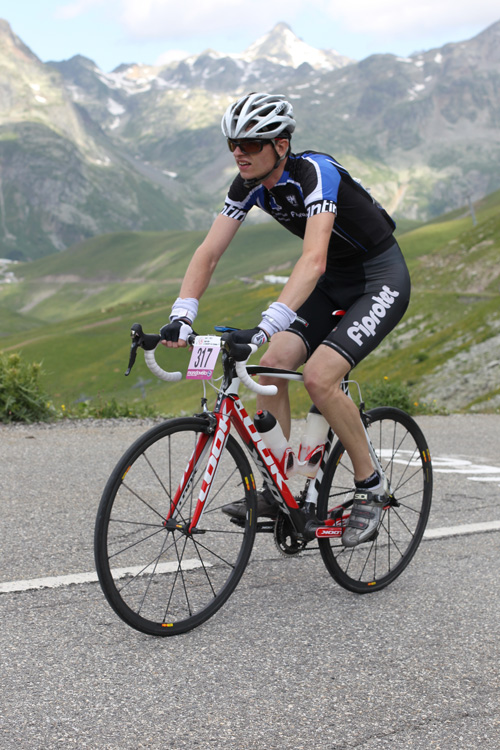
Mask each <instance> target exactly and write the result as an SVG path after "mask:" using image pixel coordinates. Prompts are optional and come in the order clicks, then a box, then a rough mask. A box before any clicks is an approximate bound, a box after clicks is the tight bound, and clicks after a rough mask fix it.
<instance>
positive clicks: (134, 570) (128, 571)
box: [0, 560, 212, 594]
mask: <svg viewBox="0 0 500 750" xmlns="http://www.w3.org/2000/svg"><path fill="white" fill-rule="evenodd" d="M181 567H182V570H194V569H195V568H201V562H200V561H199V560H183V562H182V565H181ZM205 567H206V568H210V567H212V566H211V565H210V564H207V563H205ZM151 570H152V567H151V566H149V568H146V569H144V566H143V565H137V566H133V567H128V568H115V569H114V570H113V575H114V577H115V579H118V578H126V577H127V576H137V575H148V574H149V573H150V572H151ZM177 570H179V565H178V563H176V562H169V563H160V564H158V565H157V566H156V572H157V573H175V572H176V571H177ZM97 580H98V578H97V573H95V572H94V571H92V572H91V573H72V574H71V575H67V576H49V577H47V578H31V579H28V580H25V581H7V582H5V583H0V594H12V593H16V592H18V591H32V590H33V589H57V588H60V587H61V586H72V585H74V584H81V583H96V582H97Z"/></svg>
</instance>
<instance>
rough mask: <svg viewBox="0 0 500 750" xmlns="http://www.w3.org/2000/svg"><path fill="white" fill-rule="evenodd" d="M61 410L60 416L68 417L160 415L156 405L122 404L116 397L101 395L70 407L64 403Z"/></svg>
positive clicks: (139, 416) (117, 417)
mask: <svg viewBox="0 0 500 750" xmlns="http://www.w3.org/2000/svg"><path fill="white" fill-rule="evenodd" d="M61 411H62V413H61V414H60V415H59V416H62V417H64V418H67V419H121V418H124V417H126V418H129V419H144V418H147V417H156V416H158V413H157V412H156V411H155V409H154V407H152V406H150V405H149V404H147V403H144V402H140V403H136V402H134V403H132V404H122V403H120V402H119V401H117V400H116V399H115V398H112V399H111V401H103V399H102V398H101V397H100V396H98V397H97V399H96V400H95V401H91V400H90V399H89V400H87V401H81V402H80V403H78V404H75V405H74V406H71V407H69V408H68V407H67V406H66V405H62V406H61Z"/></svg>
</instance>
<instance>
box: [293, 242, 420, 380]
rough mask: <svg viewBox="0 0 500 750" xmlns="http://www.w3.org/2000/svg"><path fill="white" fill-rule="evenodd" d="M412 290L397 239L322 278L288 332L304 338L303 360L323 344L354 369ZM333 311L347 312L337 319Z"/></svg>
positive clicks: (390, 325)
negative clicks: (376, 252) (387, 246)
mask: <svg viewBox="0 0 500 750" xmlns="http://www.w3.org/2000/svg"><path fill="white" fill-rule="evenodd" d="M410 288H411V283H410V274H409V273H408V268H407V266H406V263H405V260H404V258H403V254H402V252H401V250H400V248H399V245H398V244H397V243H395V244H394V245H393V246H392V247H390V248H389V249H388V250H385V251H384V252H383V253H381V254H380V255H377V256H376V257H375V258H372V259H370V260H366V261H365V262H364V263H361V264H356V265H352V266H345V267H344V266H342V267H339V268H336V269H335V275H334V276H333V275H330V276H328V277H326V276H322V277H321V279H320V280H319V282H318V284H317V285H316V288H315V289H314V291H313V293H312V294H311V295H310V297H309V298H308V299H307V300H306V301H305V302H304V304H303V305H302V306H301V307H300V308H299V309H298V310H297V318H296V319H295V321H294V322H293V323H292V325H291V326H290V328H289V329H288V330H289V331H291V332H292V333H296V334H297V335H298V336H300V337H301V339H302V340H303V341H304V343H305V345H306V347H307V358H309V357H310V356H311V354H312V353H313V352H314V350H315V349H317V347H318V346H319V345H320V344H325V345H326V346H330V347H331V348H332V349H335V350H336V351H337V352H338V353H339V354H341V355H342V356H343V357H344V358H345V359H346V360H347V361H348V362H349V363H350V364H351V366H352V367H354V366H355V365H357V364H358V363H359V362H361V360H362V359H364V358H365V357H366V356H367V354H369V353H370V352H371V351H373V349H375V348H376V347H377V346H378V345H379V344H380V342H381V341H382V340H383V339H384V338H385V337H386V336H387V334H388V333H389V332H390V331H392V329H393V328H394V327H395V326H396V325H397V323H399V321H400V320H401V318H402V317H403V315H404V313H405V312H406V309H407V307H408V304H409V301H410ZM336 310H345V315H344V316H343V317H342V318H338V317H335V311H336ZM332 316H334V318H333V320H332Z"/></svg>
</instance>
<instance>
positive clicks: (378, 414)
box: [318, 406, 432, 594]
mask: <svg viewBox="0 0 500 750" xmlns="http://www.w3.org/2000/svg"><path fill="white" fill-rule="evenodd" d="M367 414H368V418H369V421H370V424H371V426H372V430H373V429H374V428H376V425H377V423H381V422H382V420H389V421H390V422H393V423H394V424H397V425H400V426H401V428H402V429H403V430H407V433H408V435H410V437H411V439H412V440H413V441H414V444H415V448H416V450H417V451H418V461H419V468H418V471H417V472H416V473H415V475H414V476H415V477H416V479H415V481H416V482H418V477H419V472H420V470H421V481H422V499H421V506H420V508H419V509H415V508H411V507H410V506H409V505H408V507H409V509H410V510H411V511H412V512H415V513H417V512H418V521H417V523H416V526H415V528H414V529H413V531H412V533H411V534H410V536H411V539H410V541H409V542H408V544H407V546H406V548H405V550H404V553H403V554H401V555H400V558H399V560H398V561H397V562H396V564H395V565H394V567H389V569H388V570H387V572H386V573H385V574H384V575H382V576H381V577H380V578H377V576H376V575H369V576H368V575H367V576H366V580H360V576H358V577H354V575H352V573H350V572H349V565H352V560H353V556H355V555H357V554H359V555H364V554H366V555H368V554H372V552H373V548H374V546H375V545H379V544H380V546H381V547H382V544H383V543H384V542H383V540H381V541H380V542H379V537H377V538H376V539H375V540H373V541H370V542H365V543H364V544H362V545H358V546H357V547H354V548H345V547H342V545H341V543H340V542H339V541H338V540H337V541H336V542H335V541H333V540H330V539H320V540H319V548H320V552H321V556H322V559H323V562H324V564H325V566H326V568H327V570H328V572H329V573H330V575H331V576H332V577H333V578H334V579H335V581H336V582H337V583H338V584H340V585H341V586H342V587H343V588H345V589H347V590H348V591H352V592H354V593H357V594H367V593H371V592H374V591H380V590H381V589H383V588H385V587H386V586H388V585H389V584H390V583H392V582H393V581H394V580H395V579H396V578H397V577H398V576H399V575H401V573H402V572H403V571H404V570H405V568H406V567H407V566H408V564H409V563H410V561H411V559H412V558H413V556H414V555H415V552H416V551H417V549H418V547H419V545H420V542H421V540H422V536H423V534H424V531H425V527H426V524H427V521H428V518H429V512H430V508H431V502H432V465H431V459H430V452H429V448H428V445H427V441H426V439H425V437H424V434H423V432H422V430H421V429H420V427H419V426H418V424H417V423H416V422H415V420H414V419H413V418H412V417H411V416H410V415H409V414H407V413H406V412H404V411H402V410H400V409H396V408H395V407H385V406H382V407H377V408H375V409H372V410H370V411H369V412H368V413H367ZM379 429H380V431H381V427H380V424H379ZM396 429H397V428H396V427H395V428H394V434H396ZM380 441H381V442H382V438H380ZM395 447H396V446H395ZM398 450H399V448H398ZM393 452H394V451H393ZM404 452H408V451H404ZM410 452H411V451H410ZM343 455H344V447H343V446H342V444H341V443H340V441H338V442H337V443H336V444H335V446H334V448H333V450H332V453H331V455H330V457H329V459H328V463H327V466H326V467H325V475H324V477H323V480H322V484H321V489H320V493H319V497H318V516H319V517H320V518H323V519H324V518H326V517H327V515H328V506H329V504H331V502H332V501H331V499H330V496H331V495H332V494H334V492H333V490H332V485H333V482H334V480H335V476H336V473H337V472H338V471H339V466H340V465H341V461H342V457H343ZM411 460H413V459H411ZM415 460H416V459H415ZM396 461H397V452H395V453H394V455H393V457H392V459H391V461H390V462H389V461H388V462H387V466H388V467H389V463H390V464H391V468H392V467H393V465H394V463H395V462H396ZM403 464H404V462H403ZM408 466H410V464H408ZM411 472H412V468H410V469H409V471H408V474H407V478H406V480H404V479H402V480H401V481H402V484H403V483H404V482H405V481H406V482H408V481H409V478H410V476H411ZM402 476H403V477H404V474H403V475H402ZM412 481H414V480H413V479H412ZM346 489H347V488H346ZM402 492H403V490H402ZM395 495H396V497H397V495H398V488H397V487H396V488H395ZM351 497H352V491H351ZM412 502H413V500H412ZM387 512H388V513H398V509H397V508H390V509H389V510H388V511H387ZM388 518H390V516H389V517H388ZM387 528H389V532H387ZM401 528H403V524H401ZM381 531H382V533H385V534H386V539H385V547H386V549H387V550H390V548H391V539H390V534H391V532H390V524H389V525H387V523H386V525H385V526H381ZM409 531H410V530H409V529H408V532H409ZM403 532H404V528H403ZM404 533H406V532H404ZM370 545H372V547H371V548H370ZM365 550H366V553H365ZM373 554H374V555H376V552H375V553H373ZM384 554H385V552H384ZM374 559H375V560H376V558H374ZM359 560H360V561H361V562H360V563H358V565H357V568H356V565H352V568H354V569H357V570H358V571H359V569H360V568H362V565H363V559H362V557H361V556H360V558H359ZM365 567H366V570H367V571H368V570H370V569H371V562H370V564H369V565H368V563H367V562H366V563H365ZM362 570H363V574H364V568H362Z"/></svg>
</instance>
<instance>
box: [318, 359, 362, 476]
mask: <svg viewBox="0 0 500 750" xmlns="http://www.w3.org/2000/svg"><path fill="white" fill-rule="evenodd" d="M350 369H351V365H350V364H349V362H348V361H347V360H346V359H344V357H342V356H341V355H340V354H339V353H338V352H337V351H335V350H334V349H331V348H330V347H329V346H325V345H320V346H319V347H318V348H317V349H316V351H315V352H314V354H313V355H312V357H311V358H310V359H309V361H308V362H307V364H306V366H305V368H304V383H305V386H306V388H307V391H308V393H309V395H310V396H311V399H312V401H313V403H314V404H315V405H316V406H317V408H318V409H319V410H320V412H321V413H322V414H323V416H324V417H325V419H326V420H327V421H328V422H329V424H330V425H331V426H332V428H333V430H334V432H335V434H336V435H337V436H338V438H339V439H340V441H341V442H342V445H343V446H344V448H345V449H346V451H347V453H348V454H349V457H350V459H351V461H352V465H353V468H354V479H355V481H357V482H359V481H363V480H365V479H367V478H368V477H370V476H371V475H372V474H373V471H374V467H373V463H372V460H371V458H370V453H369V451H368V444H367V442H366V435H365V432H364V429H363V425H362V423H361V420H360V418H359V412H358V408H357V406H356V404H355V403H354V402H353V401H352V400H351V399H350V398H349V397H348V396H347V395H346V394H345V393H344V392H343V391H342V389H341V387H340V386H341V383H342V380H343V378H344V376H345V375H347V373H348V372H349V370H350Z"/></svg>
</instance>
